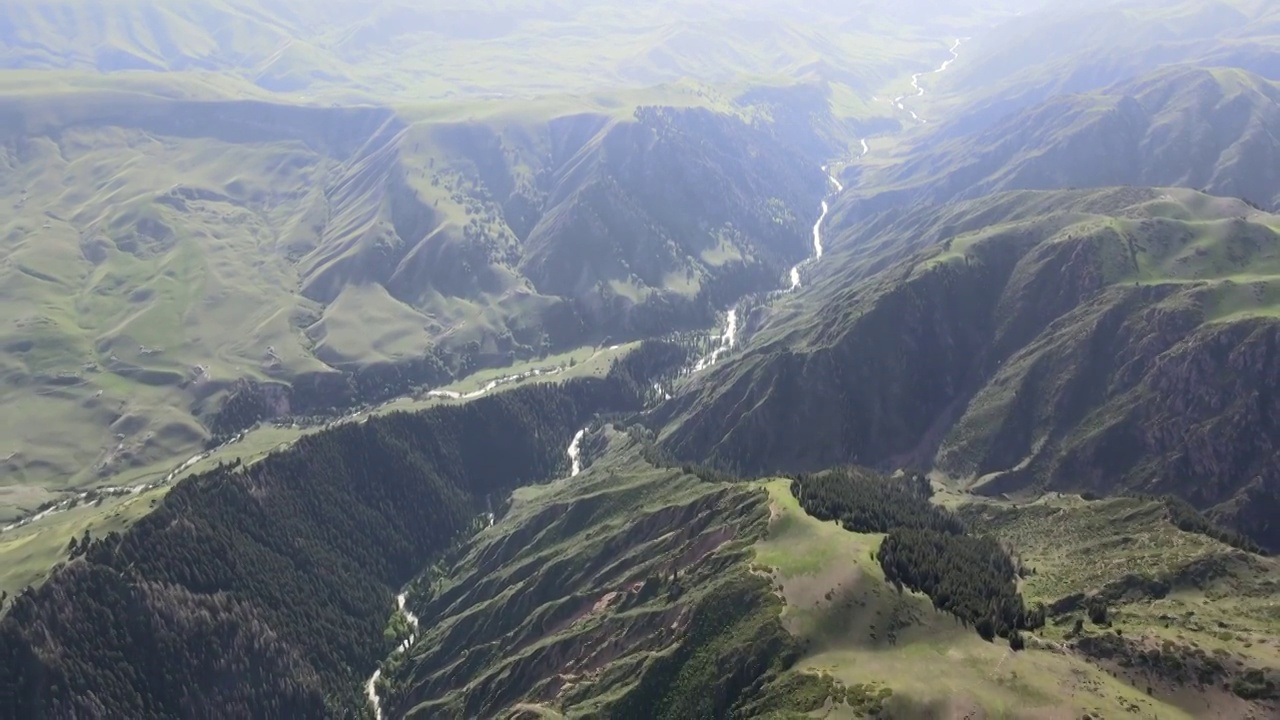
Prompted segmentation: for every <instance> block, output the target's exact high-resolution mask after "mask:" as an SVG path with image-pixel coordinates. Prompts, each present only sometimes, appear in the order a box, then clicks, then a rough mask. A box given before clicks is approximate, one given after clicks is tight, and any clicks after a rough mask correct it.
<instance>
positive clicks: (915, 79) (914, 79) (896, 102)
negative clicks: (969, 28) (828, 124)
mask: <svg viewBox="0 0 1280 720" xmlns="http://www.w3.org/2000/svg"><path fill="white" fill-rule="evenodd" d="M964 41H965V38H956V41H955V42H954V43H952V45H951V50H950V53H951V57H949V58H947V59H946V60H944V61H943V62H942V64H941V65H939V66H938V69H937V70H934V71H933V72H927V73H916V74H914V75H912V76H911V88H912V89H913V90H915V91H916V92H915V97H920V96H921V95H924V87H923V86H922V85H921V84H920V78H922V77H924V76H925V75H936V74H938V73H941V72H946V71H947V68H949V67H951V63H953V62H955V61H956V60H959V59H960V45H961V43H963V42H964ZM907 97H908V96H907V95H899V96H898V97H896V98H894V99H893V106H894V107H896V108H898V109H899V110H902V111H904V112H906V113H907V114H909V115H911V119H912V120H915V121H917V122H920V123H926V122H928V120H924V119H922V118H921V117H920V116H919V115H917V114H916V113H915V111H914V110H912V109H910V108H908V107H907V106H906V105H905V104H904V101H905V100H906V99H907ZM864 147H865V145H864ZM864 154H865V151H864Z"/></svg>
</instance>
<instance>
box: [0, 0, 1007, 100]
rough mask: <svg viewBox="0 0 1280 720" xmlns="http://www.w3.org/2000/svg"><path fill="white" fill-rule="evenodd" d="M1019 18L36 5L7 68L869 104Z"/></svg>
mask: <svg viewBox="0 0 1280 720" xmlns="http://www.w3.org/2000/svg"><path fill="white" fill-rule="evenodd" d="M1016 4H1017V3H1014V2H1009V1H1008V0H994V1H993V0H974V1H966V2H962V3H946V4H943V5H941V6H940V5H939V4H938V3H936V2H926V1H921V2H912V3H898V4H895V6H893V7H890V8H886V7H884V6H883V5H882V4H880V3H873V2H860V3H855V4H854V5H852V6H850V5H849V4H848V3H827V2H821V3H809V4H806V5H804V6H801V7H796V6H794V5H793V4H791V3H783V2H778V1H777V0H766V1H763V2H757V3H754V4H753V6H752V8H751V12H750V13H749V14H747V15H744V14H743V13H742V12H741V6H740V5H739V4H737V3H732V2H727V1H726V0H716V1H714V2H691V1H689V0H663V1H662V2H656V3H649V4H645V5H641V6H636V5H631V4H627V3H620V2H617V1H616V0H592V1H591V2H586V3H582V2H568V1H567V0H552V1H550V2H538V3H527V2H513V1H511V0H488V1H486V2H459V1H458V0H445V1H442V2H435V3H432V5H431V6H430V7H423V6H421V4H419V3H415V2H409V1H408V0H376V1H375V2H371V3H365V4H362V5H361V6H359V8H358V9H357V8H356V7H354V6H351V5H350V4H349V3H343V2H339V1H337V0H267V1H266V2H261V1H255V2H248V1H247V0H215V1H214V2H194V1H183V2H178V3H161V2H156V0H123V1H120V2H113V3H112V4H111V5H110V6H109V7H106V6H103V7H97V6H94V7H90V6H86V5H84V4H83V3H81V2H78V1H77V0H58V1H56V2H52V3H49V2H28V1H26V0H23V1H21V2H17V3H15V4H14V5H13V7H11V8H10V12H9V15H8V18H7V20H8V21H7V23H6V24H5V25H3V26H0V66H3V67H5V68H9V69H15V70H22V71H33V70H36V71H43V70H48V69H72V70H87V71H92V72H97V73H120V72H128V71H138V70H141V71H150V72H167V73H172V72H217V73H219V74H222V75H227V76H233V77H236V78H239V79H241V80H243V81H244V82H245V83H248V84H252V85H254V86H257V87H260V88H262V89H264V90H268V91H272V92H279V93H288V94H289V95H291V96H293V97H295V98H308V99H317V98H324V99H326V100H332V99H345V100H350V99H352V98H354V97H364V98H373V97H378V98H381V99H383V101H385V99H386V98H388V97H399V98H415V99H417V100H422V99H449V100H457V99H460V98H477V97H479V98H484V97H502V96H519V97H535V96H540V95H547V94H556V93H565V92H570V93H579V94H581V93H587V92H599V91H602V90H607V89H616V88H636V87H648V86H652V85H658V84H664V83H671V82H675V81H679V80H681V79H684V78H697V79H699V80H701V81H704V82H709V83H715V84H724V83H734V82H738V81H742V80H747V79H750V80H753V81H755V80H760V79H768V80H769V81H770V82H785V83H792V82H795V81H797V80H813V79H820V80H823V81H830V82H833V83H837V84H839V85H841V86H842V87H844V88H845V89H846V91H852V94H858V95H865V94H866V93H867V92H868V91H871V90H873V89H875V88H877V87H878V86H879V84H880V83H883V82H885V81H886V80H889V79H896V78H895V76H897V75H898V74H899V73H900V72H901V71H902V70H903V69H905V67H909V66H911V65H913V64H915V63H922V64H927V62H928V61H927V60H924V59H919V58H918V57H916V56H918V55H920V54H921V52H922V51H928V50H929V49H932V48H933V47H934V45H935V44H937V43H940V40H939V39H938V38H939V37H940V36H946V35H950V34H952V33H955V32H957V31H958V30H961V29H964V28H969V27H975V26H977V25H979V24H981V23H984V22H986V21H987V20H988V19H989V18H990V17H993V16H997V15H999V14H1001V13H1007V12H1008V8H1009V6H1011V5H1016ZM890 30H891V31H893V32H892V33H890V32H887V31H890ZM890 38H892V39H890ZM908 72H910V70H908Z"/></svg>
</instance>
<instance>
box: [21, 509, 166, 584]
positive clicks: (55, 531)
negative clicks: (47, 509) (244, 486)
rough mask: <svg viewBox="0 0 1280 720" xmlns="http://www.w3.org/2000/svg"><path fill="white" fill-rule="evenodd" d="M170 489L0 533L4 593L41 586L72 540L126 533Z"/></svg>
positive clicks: (67, 513)
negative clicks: (124, 531) (86, 535)
mask: <svg viewBox="0 0 1280 720" xmlns="http://www.w3.org/2000/svg"><path fill="white" fill-rule="evenodd" d="M167 490H168V488H167V487H162V488H157V489H155V490H152V491H149V492H144V493H138V494H134V495H125V496H123V497H104V498H103V499H102V501H101V502H86V503H83V504H82V505H79V506H78V507H75V508H73V509H71V510H68V511H66V512H63V513H58V514H57V515H52V516H50V517H49V518H48V519H47V520H46V521H43V522H40V523H35V524H32V525H27V526H24V527H21V528H17V529H15V530H9V531H6V532H4V533H3V534H0V592H5V593H8V594H9V595H16V594H17V593H18V592H20V591H21V590H22V589H24V588H26V587H28V586H32V585H39V584H40V583H41V582H43V581H44V579H45V578H46V577H48V575H49V573H50V571H51V570H52V569H53V566H54V564H55V563H56V562H58V561H59V559H60V558H65V557H66V554H67V545H68V543H69V542H70V541H71V540H72V539H80V538H82V537H83V536H84V534H85V533H86V532H88V533H89V535H90V537H93V538H101V537H103V536H104V535H107V534H108V533H111V532H119V531H122V530H124V529H125V528H126V527H128V526H129V524H130V523H132V522H133V521H134V520H137V519H138V518H140V517H142V516H143V515H145V514H146V513H147V512H148V511H150V510H151V508H152V507H154V506H155V504H156V502H157V501H159V499H160V498H162V497H163V496H164V493H165V492H166V491H167Z"/></svg>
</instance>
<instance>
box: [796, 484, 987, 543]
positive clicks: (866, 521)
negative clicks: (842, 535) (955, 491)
mask: <svg viewBox="0 0 1280 720" xmlns="http://www.w3.org/2000/svg"><path fill="white" fill-rule="evenodd" d="M791 491H792V493H793V494H795V496H796V499H798V500H799V501H800V506H801V507H803V508H804V509H805V512H808V513H809V514H810V515H812V516H814V517H816V518H818V519H819V520H826V521H830V520H838V521H839V522H840V525H841V526H842V527H844V529H846V530H848V531H850V532H857V533H887V532H889V531H890V530H895V529H900V528H914V529H928V530H935V531H937V532H942V533H947V534H951V535H959V534H961V533H963V532H964V524H963V523H961V522H960V519H959V518H957V517H956V516H955V515H953V514H951V513H950V512H947V511H946V510H944V509H942V508H940V507H938V506H937V505H934V504H933V503H931V502H930V501H929V498H931V497H932V496H933V489H932V488H931V487H930V486H929V481H928V479H926V478H925V477H924V476H922V475H911V476H904V477H901V478H886V477H884V476H882V475H880V474H878V473H875V472H872V471H870V470H865V469H862V468H841V469H838V470H829V471H827V472H823V473H817V474H813V475H801V476H799V477H797V478H796V479H795V480H794V481H793V482H792V485H791Z"/></svg>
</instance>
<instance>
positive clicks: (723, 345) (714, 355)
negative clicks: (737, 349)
mask: <svg viewBox="0 0 1280 720" xmlns="http://www.w3.org/2000/svg"><path fill="white" fill-rule="evenodd" d="M964 40H965V38H956V40H955V42H954V43H952V45H951V49H950V53H951V57H950V58H947V59H946V60H945V61H943V63H942V64H941V65H939V66H938V69H937V70H934V71H933V72H929V73H915V74H914V75H912V76H911V87H912V88H913V89H914V90H915V97H920V96H922V95H924V93H925V90H924V86H922V85H921V84H920V78H922V77H924V76H925V75H936V74H937V73H940V72H946V70H947V68H949V67H951V63H953V62H955V61H956V60H958V59H959V58H960V53H959V50H960V45H961V44H962V43H963V42H964ZM907 97H908V96H906V95H900V96H898V97H896V98H894V99H893V100H892V103H893V105H894V107H896V108H898V109H899V110H902V111H904V112H907V113H910V114H911V119H913V120H916V121H918V122H921V123H924V122H927V121H926V120H923V119H921V118H920V116H919V115H917V114H916V113H915V111H914V110H910V109H909V108H907V107H906V105H905V104H904V101H905V100H906V99H907ZM859 142H860V144H861V145H862V154H861V155H859V157H863V156H865V155H866V154H867V153H868V152H870V150H871V147H870V145H868V144H867V140H866V138H862V139H861V140H860V141H859ZM822 171H823V172H825V173H827V179H828V180H830V181H831V184H832V185H834V186H835V192H833V193H831V194H829V195H827V197H826V198H824V199H823V200H822V207H821V212H820V213H819V215H818V220H817V222H815V223H814V224H813V255H812V256H810V257H809V258H806V259H805V260H804V261H802V262H800V263H799V264H797V265H796V266H795V267H793V268H791V272H790V273H788V278H789V279H790V281H791V284H790V287H788V288H787V290H786V292H792V291H794V290H796V289H798V288H799V287H800V270H801V268H803V267H804V266H805V265H806V264H808V263H811V262H818V261H819V260H821V259H822V224H823V222H825V221H826V219H827V213H828V212H830V211H831V205H830V201H831V200H832V199H833V198H834V197H835V196H836V195H838V194H840V193H841V192H843V191H844V185H842V184H841V183H840V180H839V179H838V178H837V177H836V176H835V175H834V174H832V172H831V171H830V169H829V168H827V167H825V166H824V167H823V168H822ZM737 341H738V308H737V307H734V308H732V309H730V310H729V312H728V314H726V315H725V321H724V329H723V330H722V331H721V333H720V338H719V341H718V342H717V344H716V347H715V348H714V349H713V350H712V351H711V352H710V353H708V354H707V355H706V356H704V357H702V358H699V359H698V361H697V362H696V363H694V365H693V372H698V371H699V370H704V369H706V368H708V367H711V366H712V365H715V364H716V361H718V360H719V359H720V358H721V357H722V356H723V355H724V354H725V353H727V352H729V351H730V350H732V349H733V346H734V345H735V344H737ZM571 449H572V448H571Z"/></svg>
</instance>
